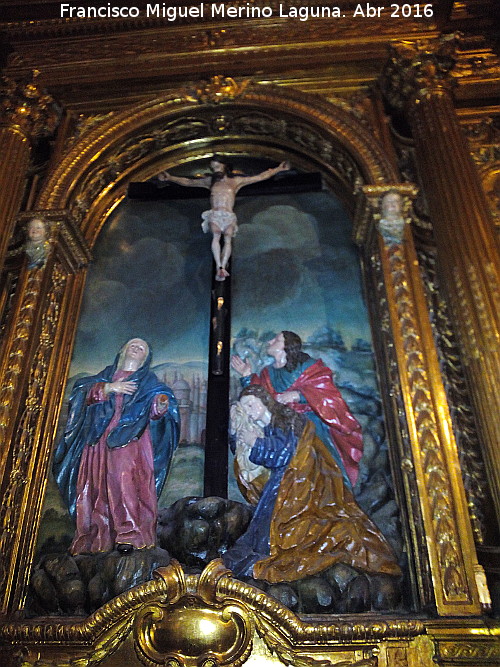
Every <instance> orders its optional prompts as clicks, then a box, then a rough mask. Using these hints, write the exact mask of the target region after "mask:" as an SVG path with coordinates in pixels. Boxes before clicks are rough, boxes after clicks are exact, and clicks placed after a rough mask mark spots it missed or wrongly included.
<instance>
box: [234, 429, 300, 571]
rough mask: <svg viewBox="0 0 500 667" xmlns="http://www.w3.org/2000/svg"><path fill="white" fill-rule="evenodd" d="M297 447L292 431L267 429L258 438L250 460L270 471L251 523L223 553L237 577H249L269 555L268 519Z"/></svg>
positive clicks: (269, 521)
mask: <svg viewBox="0 0 500 667" xmlns="http://www.w3.org/2000/svg"><path fill="white" fill-rule="evenodd" d="M296 447H297V436H296V435H295V434H294V433H293V431H288V432H286V433H285V432H284V431H282V430H281V429H279V428H273V427H271V426H266V427H265V429H264V436H263V437H262V438H257V440H256V441H255V444H254V446H253V447H252V451H251V452H250V456H249V458H250V461H251V462H252V463H256V464H257V465H261V466H264V467H266V468H269V469H270V470H271V475H270V477H269V480H268V481H267V483H266V485H265V487H264V489H263V490H262V495H261V497H260V499H259V502H258V503H257V506H256V508H255V512H254V514H253V517H252V520H251V521H250V524H249V526H248V528H247V530H246V532H245V534H244V535H242V536H241V537H240V538H239V539H238V540H237V541H236V542H235V544H234V545H233V546H232V547H231V548H230V549H228V551H227V552H226V553H225V554H224V557H223V558H224V563H225V564H226V566H227V567H229V568H230V569H231V570H232V571H233V572H234V574H235V575H236V576H237V577H242V576H252V573H253V566H254V564H255V563H256V562H257V561H259V560H261V559H262V558H265V557H266V556H269V554H270V548H271V547H270V542H269V533H270V529H271V518H272V515H273V512H274V505H275V503H276V497H277V495H278V490H279V487H280V484H281V480H282V479H283V475H284V473H285V470H286V468H287V466H288V464H289V463H290V461H291V459H292V457H293V455H294V453H295V449H296Z"/></svg>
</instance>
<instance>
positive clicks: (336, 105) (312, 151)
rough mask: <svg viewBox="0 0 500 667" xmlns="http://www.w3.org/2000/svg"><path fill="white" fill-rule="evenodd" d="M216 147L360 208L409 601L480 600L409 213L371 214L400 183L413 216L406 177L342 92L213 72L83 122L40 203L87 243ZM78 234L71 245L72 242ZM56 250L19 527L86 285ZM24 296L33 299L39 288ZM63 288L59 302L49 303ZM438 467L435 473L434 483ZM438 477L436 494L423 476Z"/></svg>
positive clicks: (473, 603)
mask: <svg viewBox="0 0 500 667" xmlns="http://www.w3.org/2000/svg"><path fill="white" fill-rule="evenodd" d="M216 151H217V152H224V153H230V154H234V155H241V156H244V155H253V156H255V157H266V158H269V159H273V160H276V161H280V160H282V159H289V160H291V161H292V162H293V163H294V164H296V165H297V166H298V167H299V168H302V169H304V170H308V171H309V170H319V171H321V172H322V174H323V177H324V179H325V181H326V183H327V184H328V185H329V187H331V189H332V190H334V191H335V192H336V194H338V195H339V196H340V197H341V198H342V200H343V201H344V203H345V204H346V206H347V208H348V209H349V210H350V211H351V212H352V213H353V215H354V217H355V221H356V239H357V241H358V243H359V244H360V245H362V246H363V253H362V254H363V265H364V268H365V272H367V273H368V274H370V276H371V279H370V280H371V285H372V288H373V297H374V302H375V301H376V302H377V303H376V305H375V307H374V308H372V310H371V317H372V323H373V326H374V328H377V329H379V330H380V335H379V336H378V337H377V339H376V340H377V347H378V359H379V365H380V369H379V370H380V372H381V373H382V375H383V376H384V377H383V382H382V384H383V386H384V388H385V392H386V394H387V397H388V398H387V401H386V404H387V405H386V407H387V410H388V413H389V415H390V421H391V422H392V426H391V432H392V436H393V438H394V441H395V442H394V446H393V450H394V452H393V458H394V465H395V466H396V467H397V468H398V470H397V474H398V482H399V488H400V503H401V505H402V508H403V511H404V514H405V515H406V519H407V524H408V525H412V526H413V528H412V531H411V536H410V538H409V539H410V542H411V544H410V543H409V544H408V547H409V550H410V552H411V553H412V557H414V558H415V567H416V569H417V570H418V575H417V576H415V577H414V591H415V603H414V604H415V607H416V608H422V607H427V606H431V607H432V606H436V607H437V608H438V611H439V612H440V613H443V614H444V615H456V614H458V613H460V614H472V615H474V614H477V613H478V612H479V609H480V608H479V602H478V595H477V588H476V584H475V579H474V577H475V575H474V571H473V567H474V565H475V561H474V559H466V558H465V557H464V554H467V553H469V554H470V553H473V551H474V547H473V542H472V538H471V530H470V524H469V522H468V520H467V519H466V518H465V517H466V515H467V510H466V500H465V495H464V491H463V484H462V483H461V480H460V475H459V473H457V471H458V470H459V466H458V464H457V463H456V462H455V460H456V461H458V459H457V454H456V446H455V443H454V439H453V435H452V429H451V428H450V420H449V414H448V411H447V406H446V400H445V394H444V389H443V387H442V383H441V377H440V373H439V365H438V362H437V356H436V353H435V349H434V347H433V343H432V336H431V329H430V322H429V320H428V313H427V311H426V309H425V306H424V297H423V289H422V285H421V279H420V276H419V273H418V263H417V260H416V255H415V252H414V248H413V243H412V240H411V234H410V232H409V226H408V225H407V224H405V225H404V228H402V229H401V238H400V239H399V241H398V242H397V243H396V244H394V243H393V244H392V245H390V244H388V242H387V241H386V240H384V239H383V238H382V237H381V236H380V235H378V234H377V233H376V232H375V227H374V221H375V220H376V219H377V215H378V214H377V213H376V211H377V210H378V209H377V202H378V201H379V200H380V197H381V196H382V195H383V194H384V193H385V192H387V191H388V190H390V189H391V188H392V189H393V188H394V187H396V188H399V189H400V194H401V196H402V197H403V199H404V200H405V206H404V209H405V222H409V220H410V217H411V216H410V213H409V209H410V205H411V197H412V194H411V187H410V188H408V187H407V186H401V185H398V176H397V173H396V170H395V168H394V167H393V165H392V163H391V161H390V160H389V159H388V157H387V156H386V155H385V154H384V151H383V148H382V147H381V146H380V144H379V143H378V142H377V140H376V139H375V138H374V135H373V132H371V131H370V129H369V127H368V126H367V125H366V124H365V122H364V121H363V119H361V118H359V117H358V116H357V115H356V113H355V112H354V111H353V110H352V108H351V107H350V106H349V105H348V104H347V103H345V102H343V101H340V100H336V101H326V100H324V99H323V98H319V97H314V96H310V95H305V94H303V93H299V92H297V91H292V90H287V89H281V88H277V87H274V86H270V85H253V84H247V83H243V84H237V83H235V82H234V81H232V80H227V79H222V80H221V79H217V78H216V79H215V80H214V81H213V82H212V83H211V84H209V85H208V86H206V87H202V88H200V89H198V90H193V91H180V92H179V93H178V94H172V95H169V96H166V97H160V98H156V99H154V100H151V101H147V102H144V103H142V104H139V105H137V106H134V107H133V108H131V109H126V110H125V111H122V112H119V113H112V114H109V115H108V116H107V117H105V118H104V119H102V120H100V121H99V122H97V123H96V124H92V123H90V122H89V123H88V124H87V126H85V125H84V126H83V127H82V128H81V131H80V134H79V136H78V137H76V138H75V139H74V140H73V141H72V142H71V143H70V144H69V146H68V148H67V149H66V151H65V152H64V154H63V155H62V157H61V159H60V161H59V164H58V166H57V167H56V168H55V169H54V170H53V172H52V173H51V174H50V176H49V178H48V179H47V182H46V183H45V185H44V187H43V189H42V191H41V193H40V196H39V198H38V201H37V205H36V208H37V210H38V211H42V212H45V213H46V214H47V215H48V216H49V217H50V216H51V215H52V216H55V217H57V216H58V215H60V216H61V220H62V219H63V218H66V219H67V220H71V221H73V223H72V224H73V225H74V227H75V228H76V229H77V230H78V234H81V238H82V240H83V241H84V242H85V243H86V245H87V246H88V247H90V248H92V246H93V244H94V242H95V239H96V238H97V236H98V234H99V230H100V229H101V227H102V225H103V224H104V222H105V221H106V219H107V216H108V215H109V214H110V212H111V211H113V210H114V208H115V207H116V206H117V205H118V203H119V202H120V201H121V200H122V199H123V198H124V196H125V195H126V189H127V187H128V184H129V182H131V181H141V180H146V179H148V178H150V177H152V176H154V175H155V174H157V173H158V172H159V171H161V170H162V169H168V168H170V167H171V166H174V165H176V164H180V163H183V162H189V161H190V160H194V159H198V158H202V157H207V156H209V155H210V154H212V153H213V152H216ZM379 217H380V216H379ZM61 224H62V225H63V224H64V223H63V222H61ZM69 246H70V249H71V243H69ZM54 258H55V263H54V262H53V264H52V265H51V264H50V263H48V264H47V267H46V268H45V271H48V270H54V271H55V272H56V273H57V275H58V280H59V283H58V291H57V295H56V296H55V297H54V295H52V296H51V298H48V299H45V301H44V302H43V304H42V306H40V308H41V309H42V310H43V309H45V310H44V312H48V309H52V310H51V315H50V322H49V323H50V327H49V328H48V334H47V335H46V336H45V337H44V338H43V339H42V340H41V341H37V340H36V339H37V336H38V335H39V333H40V332H39V328H37V327H36V326H35V325H34V323H33V326H31V328H30V327H29V326H28V329H29V330H26V332H25V335H27V336H29V337H30V339H31V341H32V344H31V348H30V350H32V351H31V352H30V354H29V355H26V358H25V360H24V363H25V377H26V378H27V379H26V383H25V389H24V391H25V393H26V395H27V397H28V399H29V400H28V403H27V405H28V406H32V405H33V404H34V403H35V402H36V398H37V396H36V394H37V392H38V393H40V391H41V390H40V389H39V388H40V387H43V388H44V389H43V392H44V394H43V396H41V398H43V400H44V405H45V407H46V410H45V416H37V415H38V413H36V410H35V409H34V408H33V414H32V415H31V413H30V414H28V416H27V417H26V415H24V414H23V416H22V419H20V418H19V414H18V412H15V411H12V428H11V432H12V442H13V446H15V442H16V438H17V439H18V438H19V437H21V436H20V435H19V434H20V433H21V432H22V429H23V428H24V431H23V432H25V431H26V429H25V426H24V425H25V424H26V419H31V421H30V429H31V432H32V433H33V434H34V435H36V436H37V437H36V438H34V439H33V440H32V444H31V447H32V453H33V456H34V457H36V458H37V460H39V461H40V466H39V467H38V468H37V472H36V475H34V476H32V477H30V476H29V465H28V463H27V464H26V465H25V467H24V468H23V469H21V470H18V471H17V473H19V474H18V475H17V478H18V479H20V480H22V479H23V478H25V479H26V480H27V483H26V484H24V486H23V488H22V489H21V486H20V484H21V482H16V484H17V488H18V489H19V493H20V494H21V495H23V496H24V498H26V499H28V498H31V500H29V501H28V500H26V510H25V511H23V512H21V514H20V516H19V517H18V518H17V519H16V521H17V524H16V529H15V531H16V534H17V535H19V536H21V535H22V534H23V533H25V532H26V530H27V527H28V526H30V527H31V531H32V534H33V535H36V530H35V531H33V526H34V525H35V527H36V525H37V524H36V522H37V520H38V519H39V514H40V507H41V504H40V503H41V495H42V494H40V489H43V487H44V480H45V479H46V476H47V469H48V462H49V458H50V451H51V448H52V445H53V439H54V433H55V424H56V422H57V415H58V411H59V409H60V403H61V392H60V387H61V386H63V385H64V382H65V378H66V375H67V372H68V367H69V361H70V357H71V349H72V345H73V340H74V335H75V330H76V325H77V322H78V311H79V303H80V300H81V295H82V293H83V287H84V271H81V270H80V268H81V263H80V265H79V267H77V269H76V273H74V267H73V265H71V262H70V267H69V269H70V271H73V274H72V275H71V276H69V277H68V279H65V278H64V276H63V278H62V279H61V274H64V272H65V271H66V269H65V268H64V267H63V268H62V269H61V267H60V266H59V264H58V263H57V253H56V252H55V253H54ZM54 275H55V274H54ZM52 282H53V281H52ZM50 289H51V281H50V280H47V279H45V280H44V282H43V284H42V283H40V290H39V293H40V295H43V294H44V293H48V292H49V291H50ZM53 292H54V290H53ZM25 298H30V299H31V300H33V298H34V296H33V292H31V293H30V295H29V297H27V296H26V297H25ZM37 298H38V297H37ZM55 298H57V299H59V304H60V307H59V309H58V310H57V312H56V313H55V314H54V303H55V301H54V299H55ZM20 302H21V304H22V299H21V301H20ZM25 328H26V326H25ZM47 336H48V338H50V340H49V339H48V338H47ZM16 341H17V339H16V337H15V336H14V334H12V335H11V339H10V343H9V346H8V348H9V349H8V351H7V352H8V354H10V355H11V356H12V355H15V354H18V350H17V348H16V345H17V342H16ZM37 346H38V347H37ZM40 357H44V363H43V364H42V367H41V368H38V369H37V374H36V378H35V377H34V376H35V373H34V372H33V368H34V364H36V363H37V359H39V358H40ZM56 360H57V361H56ZM30 392H31V394H30ZM30 409H31V408H30V407H28V408H27V410H28V411H29V410H30ZM47 415H49V416H50V419H49V418H48V417H47ZM43 419H45V422H44V423H42V420H43ZM23 420H24V421H23ZM429 454H432V456H429ZM436 470H438V471H439V479H440V485H439V487H433V486H432V476H433V474H434V473H435V471H436ZM17 473H16V474H17ZM429 483H431V487H430V488H431V494H430V496H429V497H427V496H426V494H425V493H424V490H425V488H426V487H428V486H429ZM443 513H444V514H445V515H446V517H447V521H446V522H445V523H446V525H445V523H443ZM450 526H451V529H450ZM34 540H35V538H34V537H33V538H31V539H29V540H25V541H24V542H21V537H19V539H17V541H13V542H12V544H9V545H7V546H8V549H7V552H6V553H5V555H4V558H3V567H4V569H7V567H9V566H10V568H11V570H13V569H14V564H16V566H17V571H29V570H30V566H31V561H32V559H33V554H34V547H35V541H34ZM443 545H444V546H443ZM431 582H432V583H431ZM26 589H27V581H15V580H14V579H11V580H10V581H9V582H8V585H7V588H6V591H5V596H4V609H6V610H17V609H20V608H22V606H23V602H24V599H25V595H26Z"/></svg>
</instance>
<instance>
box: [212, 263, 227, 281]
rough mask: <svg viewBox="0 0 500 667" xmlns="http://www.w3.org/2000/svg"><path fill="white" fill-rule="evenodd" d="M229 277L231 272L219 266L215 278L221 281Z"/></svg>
mask: <svg viewBox="0 0 500 667" xmlns="http://www.w3.org/2000/svg"><path fill="white" fill-rule="evenodd" d="M228 277H229V273H228V272H227V271H226V269H223V268H222V266H219V270H218V271H217V274H216V276H215V280H218V281H219V282H221V281H223V280H225V279H226V278H228Z"/></svg>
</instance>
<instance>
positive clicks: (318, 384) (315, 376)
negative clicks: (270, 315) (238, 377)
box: [250, 359, 363, 486]
mask: <svg viewBox="0 0 500 667" xmlns="http://www.w3.org/2000/svg"><path fill="white" fill-rule="evenodd" d="M250 382H251V384H260V385H262V386H263V387H264V388H265V389H267V391H268V392H269V393H270V394H271V396H272V397H273V398H276V396H277V394H278V392H276V391H275V389H274V387H273V385H272V383H271V378H270V376H269V371H268V369H267V368H264V369H263V370H262V371H261V373H260V375H255V374H254V375H252V377H251V379H250ZM287 391H299V392H300V393H301V394H302V396H304V398H305V400H306V401H307V403H288V405H289V406H290V407H291V408H292V409H293V410H295V411H296V412H300V413H301V414H304V415H305V416H306V417H307V413H308V412H314V413H316V415H318V417H319V418H320V419H321V421H323V422H324V423H325V424H326V425H327V426H328V430H329V432H330V438H331V440H332V442H333V444H334V446H335V447H336V448H337V450H338V452H339V454H340V457H341V459H342V463H343V464H344V468H345V470H346V473H347V476H348V477H349V479H350V481H351V484H352V485H353V486H354V485H355V484H356V480H357V479H358V468H359V461H360V459H361V457H362V455H363V436H362V433H361V426H360V425H359V422H358V421H357V420H356V418H355V417H354V416H353V415H352V414H351V412H350V410H349V408H348V407H347V404H346V402H345V401H344V399H343V398H342V395H341V393H340V391H339V390H338V389H337V387H336V386H335V384H334V382H333V377H332V371H331V370H330V369H329V368H328V367H327V366H325V364H324V363H323V361H322V360H321V359H318V360H317V361H315V362H314V363H313V364H312V365H311V366H309V367H308V368H306V369H305V370H304V371H303V372H302V373H301V375H300V376H299V377H298V378H297V379H296V380H295V382H294V383H293V384H291V385H290V387H288V389H287Z"/></svg>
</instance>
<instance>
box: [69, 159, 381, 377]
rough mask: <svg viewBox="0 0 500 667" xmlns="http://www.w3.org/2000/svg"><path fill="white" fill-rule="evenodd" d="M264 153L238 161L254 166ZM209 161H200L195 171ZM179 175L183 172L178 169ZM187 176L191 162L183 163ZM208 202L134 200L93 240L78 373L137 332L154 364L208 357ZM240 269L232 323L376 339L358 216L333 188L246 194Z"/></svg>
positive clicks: (240, 211) (105, 360)
mask: <svg viewBox="0 0 500 667" xmlns="http://www.w3.org/2000/svg"><path fill="white" fill-rule="evenodd" d="M267 166H268V165H267V164H262V161H259V162H255V164H253V163H251V164H249V163H248V161H247V162H246V163H245V164H241V165H238V167H239V168H240V169H241V170H242V171H244V172H246V173H256V172H258V171H261V170H262V169H263V168H265V167H267ZM206 169H207V166H206V164H205V163H201V164H199V165H196V164H191V165H190V168H189V172H188V173H204V172H206ZM179 173H180V172H179ZM183 173H186V168H185V169H184V170H183ZM208 195H209V192H208V190H207V197H206V198H203V199H185V200H177V201H175V200H173V201H169V200H161V201H138V200H129V199H125V200H124V202H123V203H122V204H121V205H120V206H119V207H118V208H117V209H116V211H115V212H114V213H113V214H112V216H111V218H110V219H109V220H108V221H107V223H106V224H105V226H104V228H103V230H102V231H101V234H100V236H99V238H98V241H97V243H96V245H95V247H94V250H93V255H94V259H93V262H92V264H91V266H90V269H89V275H88V279H87V287H86V291H85V296H84V300H83V304H82V311H81V317H80V322H79V326H78V334H77V338H76V344H75V349H74V356H73V363H72V367H71V371H70V376H73V375H75V374H76V373H80V372H96V371H98V370H99V369H101V368H103V367H104V366H106V365H107V364H109V363H110V362H111V361H112V360H113V358H114V355H115V353H116V351H117V349H118V348H119V347H120V345H121V344H122V343H123V342H125V341H126V340H128V339H129V338H130V337H131V336H140V337H143V338H145V339H146V340H148V341H149V342H150V343H151V345H152V347H153V353H154V360H153V363H154V364H158V363H164V362H175V363H183V362H186V361H206V359H207V355H208V326H209V307H210V304H209V299H210V280H211V270H212V256H211V252H210V240H211V238H210V234H203V233H202V231H201V212H202V211H203V210H205V209H207V208H208ZM235 212H236V214H237V217H238V221H239V231H238V234H237V236H236V239H235V241H234V254H233V266H232V282H233V284H232V292H233V311H232V332H233V335H235V334H236V333H237V332H238V331H239V329H240V328H241V327H250V328H252V329H257V330H260V331H273V330H275V331H279V330H281V329H283V328H286V329H290V330H293V331H296V332H297V333H299V334H300V335H301V336H302V337H304V338H307V337H308V336H309V335H310V334H312V333H313V332H314V331H315V330H316V329H317V328H318V327H320V326H324V325H327V326H330V327H332V328H334V329H338V330H339V331H340V333H341V334H342V336H343V338H344V340H345V342H346V344H347V345H348V346H350V344H351V343H352V342H353V341H354V340H355V339H356V338H360V337H361V338H364V339H366V340H369V339H370V332H369V325H368V318H367V314H366V308H365V305H364V303H363V299H362V294H361V283H360V268H359V260H358V256H357V249H356V247H355V246H354V244H353V242H352V239H351V223H350V221H349V219H348V216H347V215H346V213H345V211H344V209H343V208H342V205H341V204H340V202H339V200H338V199H337V198H336V197H335V196H334V195H332V194H330V193H328V192H316V193H301V194H296V195H293V194H283V195H266V196H264V195H260V196H252V197H244V196H239V197H238V198H237V201H236V206H235Z"/></svg>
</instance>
